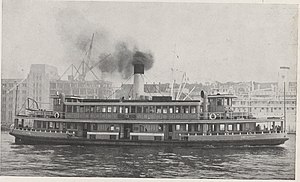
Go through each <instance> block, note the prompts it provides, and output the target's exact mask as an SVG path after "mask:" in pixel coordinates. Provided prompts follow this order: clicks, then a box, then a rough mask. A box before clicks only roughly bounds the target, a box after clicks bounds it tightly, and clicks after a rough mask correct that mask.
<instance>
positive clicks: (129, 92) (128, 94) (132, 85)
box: [128, 84, 133, 97]
mask: <svg viewBox="0 0 300 182" xmlns="http://www.w3.org/2000/svg"><path fill="white" fill-rule="evenodd" d="M132 88H133V84H132V85H131V87H130V90H129V92H128V96H129V97H130V92H131V90H132ZM132 95H133V94H132Z"/></svg>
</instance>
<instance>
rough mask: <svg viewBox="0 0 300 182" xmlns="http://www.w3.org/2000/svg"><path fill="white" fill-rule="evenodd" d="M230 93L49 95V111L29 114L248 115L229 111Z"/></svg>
mask: <svg viewBox="0 0 300 182" xmlns="http://www.w3.org/2000/svg"><path fill="white" fill-rule="evenodd" d="M233 98H235V97H234V96H232V95H209V96H206V97H203V98H202V99H201V100H171V98H170V97H153V99H152V100H124V99H83V98H80V97H77V96H67V97H66V96H64V95H62V94H61V95H57V96H53V111H51V112H49V111H35V112H32V113H31V116H36V117H50V118H51V117H52V118H62V119H87V120H88V119H92V120H148V121H150V120H216V119H217V120H219V119H221V120H225V119H241V118H243V119H251V117H249V114H248V113H244V112H239V113H233V112H232V109H231V107H232V99H233Z"/></svg>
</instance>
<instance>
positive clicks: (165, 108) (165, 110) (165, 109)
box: [162, 106, 168, 114]
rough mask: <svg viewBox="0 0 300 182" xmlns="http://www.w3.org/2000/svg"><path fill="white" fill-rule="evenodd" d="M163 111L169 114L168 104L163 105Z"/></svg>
mask: <svg viewBox="0 0 300 182" xmlns="http://www.w3.org/2000/svg"><path fill="white" fill-rule="evenodd" d="M162 113H164V114H167V113H168V108H167V106H163V109H162Z"/></svg>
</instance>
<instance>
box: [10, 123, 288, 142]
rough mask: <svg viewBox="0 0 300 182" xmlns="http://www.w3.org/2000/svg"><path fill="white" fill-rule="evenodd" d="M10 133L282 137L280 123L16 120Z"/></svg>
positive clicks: (144, 138) (125, 138)
mask: <svg viewBox="0 0 300 182" xmlns="http://www.w3.org/2000/svg"><path fill="white" fill-rule="evenodd" d="M14 125H15V126H14V128H13V129H12V132H11V133H12V134H15V135H24V136H32V137H44V138H53V139H54V138H55V139H57V138H60V139H80V140H81V139H83V140H91V141H93V140H107V141H109V140H110V141H116V140H120V141H121V140H122V141H155V142H158V141H160V142H163V141H166V142H170V141H174V142H180V141H189V142H192V141H202V142H203V141H225V140H231V141H235V140H245V139H258V140H260V139H266V138H274V137H275V138H276V136H280V137H283V135H285V133H284V131H283V130H282V128H283V127H282V122H279V123H278V122H267V123H264V124H262V123H255V122H240V123H237V122H226V123H221V122H219V123H189V122H188V121H185V122H184V121H182V123H176V124H171V123H163V124H155V123H129V122H128V123H114V124H111V123H86V122H81V123H80V122H78V121H76V122H63V121H61V122H57V121H40V120H34V119H27V120H26V119H16V120H15V123H14Z"/></svg>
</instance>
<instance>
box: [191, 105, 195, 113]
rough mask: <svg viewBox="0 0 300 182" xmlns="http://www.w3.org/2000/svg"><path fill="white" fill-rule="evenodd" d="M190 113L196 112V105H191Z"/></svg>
mask: <svg viewBox="0 0 300 182" xmlns="http://www.w3.org/2000/svg"><path fill="white" fill-rule="evenodd" d="M191 113H193V114H194V113H196V106H191Z"/></svg>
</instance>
